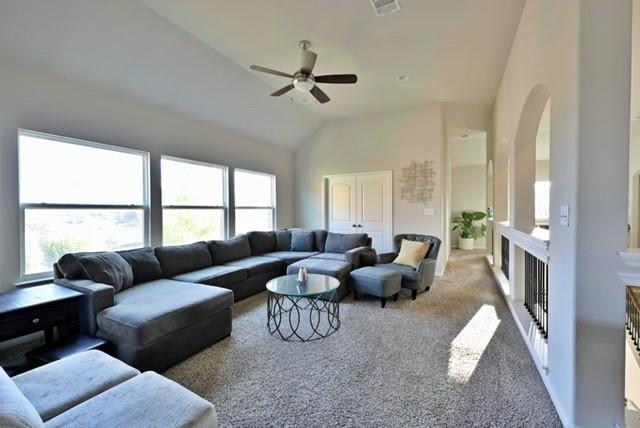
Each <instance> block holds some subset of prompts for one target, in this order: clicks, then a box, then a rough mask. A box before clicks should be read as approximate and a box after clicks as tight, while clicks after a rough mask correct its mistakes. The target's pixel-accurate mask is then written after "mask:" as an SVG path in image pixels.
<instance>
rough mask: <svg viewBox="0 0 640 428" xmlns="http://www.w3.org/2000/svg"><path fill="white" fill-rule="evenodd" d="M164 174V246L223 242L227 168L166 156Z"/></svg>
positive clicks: (162, 166) (163, 162) (163, 161)
mask: <svg viewBox="0 0 640 428" xmlns="http://www.w3.org/2000/svg"><path fill="white" fill-rule="evenodd" d="M161 170H162V242H163V243H164V245H176V244H185V243H190V242H196V241H206V240H210V239H224V238H225V237H226V224H227V221H226V219H227V210H226V203H225V201H226V200H227V198H226V188H227V186H226V178H227V168H226V167H224V166H220V165H212V164H207V163H202V162H195V161H189V160H184V159H176V158H169V157H164V156H163V157H162V160H161Z"/></svg>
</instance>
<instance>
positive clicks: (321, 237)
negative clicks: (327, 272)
mask: <svg viewBox="0 0 640 428" xmlns="http://www.w3.org/2000/svg"><path fill="white" fill-rule="evenodd" d="M313 238H314V239H313V245H314V246H315V248H314V250H315V251H320V252H323V253H324V244H325V242H326V240H327V231H326V230H324V229H316V230H314V231H313Z"/></svg>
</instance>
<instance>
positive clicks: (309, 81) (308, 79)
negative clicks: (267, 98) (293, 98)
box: [249, 40, 358, 104]
mask: <svg viewBox="0 0 640 428" xmlns="http://www.w3.org/2000/svg"><path fill="white" fill-rule="evenodd" d="M299 45H300V49H302V61H301V65H300V70H298V71H296V72H295V73H294V74H289V73H284V72H282V71H278V70H272V69H270V68H265V67H260V66H259V65H252V66H251V67H249V68H251V69H252V70H255V71H260V72H262V73H268V74H275V75H276V76H282V77H288V78H289V79H292V81H291V83H290V84H288V85H287V86H285V87H284V88H281V89H278V90H277V91H275V92H274V93H273V94H271V96H272V97H279V96H280V95H283V94H286V93H287V92H289V91H290V90H292V89H294V88H295V89H297V90H298V91H300V92H310V93H311V95H313V96H314V97H315V99H317V100H318V101H319V102H320V103H321V104H324V103H326V102H327V101H329V100H330V98H329V97H328V96H327V94H325V93H324V91H323V90H322V89H320V88H319V87H318V86H317V85H316V84H317V83H342V84H345V83H356V82H357V81H358V76H356V75H355V74H326V75H324V76H314V75H313V74H312V71H313V66H314V65H315V64H316V58H317V56H318V55H316V53H315V52H311V51H310V50H309V47H310V46H311V42H310V41H308V40H301V41H300V43H299Z"/></svg>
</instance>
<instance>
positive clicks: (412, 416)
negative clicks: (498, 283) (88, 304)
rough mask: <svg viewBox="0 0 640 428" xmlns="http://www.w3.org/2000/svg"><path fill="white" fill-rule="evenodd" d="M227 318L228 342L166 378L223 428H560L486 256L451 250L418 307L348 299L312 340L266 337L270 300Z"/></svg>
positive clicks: (405, 297)
mask: <svg viewBox="0 0 640 428" xmlns="http://www.w3.org/2000/svg"><path fill="white" fill-rule="evenodd" d="M234 311H235V314H234V320H233V333H232V335H231V336H230V337H229V338H227V339H225V340H223V341H221V342H219V343H217V344H215V345H213V346H211V347H210V348H207V349H205V350H204V351H202V352H200V353H198V354H197V355H195V356H193V357H191V358H189V359H188V360H186V361H184V362H182V363H180V364H178V365H177V366H175V367H173V368H171V369H170V370H168V371H167V372H166V373H165V375H166V376H167V377H169V378H171V379H173V380H175V381H177V382H179V383H180V384H182V385H184V386H186V387H187V388H189V389H190V390H192V391H194V392H195V393H197V394H199V395H201V396H202V397H204V398H206V399H207V400H209V401H211V402H212V403H213V404H214V405H215V406H216V410H217V412H218V418H219V422H220V425H221V426H224V427H244V426H256V427H257V426H288V427H315V426H318V427H321V426H336V427H337V426H340V427H348V426H362V427H376V426H380V427H396V426H397V427H431V426H434V427H435V426H437V427H466V426H478V427H556V426H561V424H560V420H559V419H558V416H557V414H556V411H555V409H554V407H553V405H552V403H551V400H550V398H549V396H548V394H547V391H546V389H545V387H544V385H543V383H542V381H541V379H540V377H539V374H538V372H537V371H536V368H535V366H534V364H533V361H532V360H531V357H530V355H529V353H528V351H527V349H526V346H525V344H524V342H523V340H522V338H521V336H520V334H519V332H518V330H517V327H516V325H515V324H514V322H513V320H512V318H511V315H510V313H509V310H508V308H507V307H506V304H505V303H504V300H503V299H502V297H501V295H500V294H499V292H498V290H497V289H496V288H495V285H494V282H493V277H492V275H491V272H490V271H489V269H488V266H487V265H486V262H485V261H484V258H483V255H482V254H481V253H478V252H458V251H456V252H454V253H453V255H452V258H451V261H450V262H449V264H448V266H447V270H446V273H445V275H444V276H442V277H441V278H438V279H437V280H436V281H435V283H434V284H433V286H432V287H431V291H429V292H427V293H422V294H419V295H418V298H417V299H416V300H415V301H412V300H411V297H410V294H409V293H408V292H402V293H401V296H400V299H399V300H398V301H397V302H393V301H389V302H387V306H386V307H385V308H384V309H381V308H380V302H379V300H376V299H374V298H367V297H363V298H361V299H359V300H357V301H354V300H353V298H352V296H348V297H347V298H345V299H344V300H343V301H342V303H341V305H340V318H341V320H342V325H341V327H340V330H339V331H338V332H337V333H335V334H334V335H332V336H330V337H328V338H326V339H323V340H320V341H316V342H311V343H287V342H282V341H281V340H279V339H276V338H275V337H273V336H271V335H269V334H268V332H267V330H266V326H265V323H266V295H265V293H261V294H258V295H256V296H253V297H251V298H249V299H246V300H243V301H241V302H238V303H237V304H236V305H235V306H234Z"/></svg>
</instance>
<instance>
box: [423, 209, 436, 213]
mask: <svg viewBox="0 0 640 428" xmlns="http://www.w3.org/2000/svg"><path fill="white" fill-rule="evenodd" d="M424 215H436V210H435V209H433V208H425V209H424Z"/></svg>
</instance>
